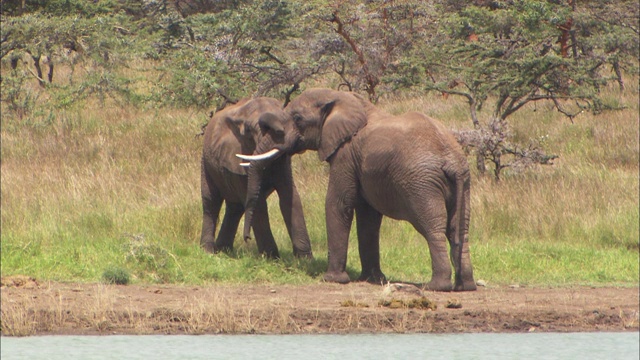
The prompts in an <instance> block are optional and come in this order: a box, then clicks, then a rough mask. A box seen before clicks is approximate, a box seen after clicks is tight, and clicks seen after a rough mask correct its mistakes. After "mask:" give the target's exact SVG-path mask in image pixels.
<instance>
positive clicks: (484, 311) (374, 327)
mask: <svg viewBox="0 0 640 360" xmlns="http://www.w3.org/2000/svg"><path fill="white" fill-rule="evenodd" d="M0 292H1V297H2V307H1V310H2V318H1V330H2V335H9V336H11V335H14V336H24V335H34V334H37V335H44V334H77V335H88V334H219V333H230V334H247V333H258V334H300V333H383V332H398V333H415V332H429V333H458V332H532V331H537V332H584V331H638V330H639V327H638V320H639V315H638V314H639V306H640V305H639V304H640V300H639V289H638V287H597V288H592V287H569V288H540V287H535V288H533V287H509V286H504V287H503V286H500V287H499V286H487V287H480V288H479V289H478V291H475V292H464V293H453V292H452V293H438V292H431V291H422V290H420V289H419V288H417V287H415V286H413V285H392V286H389V285H387V286H378V285H371V284H366V283H351V284H348V285H338V284H328V283H320V284H313V285H217V284H212V285H208V286H179V285H126V286H123V285H104V284H79V283H58V282H38V281H36V280H34V279H31V278H28V277H11V278H3V279H2V287H1V289H0ZM423 297H424V299H423ZM427 303H428V304H429V305H430V306H420V304H427ZM383 304H386V305H387V306H384V305H383ZM433 305H435V306H433ZM434 307H435V310H434Z"/></svg>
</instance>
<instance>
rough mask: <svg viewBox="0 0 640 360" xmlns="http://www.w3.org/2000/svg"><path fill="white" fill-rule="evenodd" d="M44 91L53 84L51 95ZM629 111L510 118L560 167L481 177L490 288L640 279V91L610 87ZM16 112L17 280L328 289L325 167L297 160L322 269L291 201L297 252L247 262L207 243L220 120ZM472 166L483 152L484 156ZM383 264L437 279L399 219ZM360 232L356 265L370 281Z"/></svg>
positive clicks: (10, 156) (11, 246) (385, 235)
mask: <svg viewBox="0 0 640 360" xmlns="http://www.w3.org/2000/svg"><path fill="white" fill-rule="evenodd" d="M32 91H34V92H37V91H39V90H38V89H37V88H36V87H34V88H33V89H32ZM608 91H609V92H610V93H609V95H608V96H610V97H611V98H614V99H616V101H618V102H619V103H620V104H622V105H625V106H627V109H625V110H623V111H616V112H609V113H605V114H602V115H599V116H593V115H590V114H582V115H580V116H579V117H577V118H576V119H575V120H574V122H573V123H571V122H570V121H568V120H566V119H564V118H562V117H561V116H560V115H559V114H557V113H555V112H552V111H550V110H549V109H547V108H546V107H545V106H544V105H538V106H537V107H533V106H532V107H530V108H527V109H524V110H521V111H520V112H518V113H517V114H515V115H514V117H513V119H511V122H512V124H513V126H514V131H515V135H516V137H519V138H521V139H528V138H539V137H541V136H547V140H546V149H547V150H548V151H549V152H550V153H554V154H558V155H559V156H560V158H559V159H558V160H556V161H555V165H553V166H548V167H536V168H532V169H529V170H526V171H524V172H521V173H515V172H509V170H506V171H505V173H504V175H503V179H502V180H501V182H499V183H496V182H495V181H494V180H493V179H492V178H491V177H488V176H487V177H480V176H478V175H477V174H474V175H473V180H472V181H473V185H472V194H471V197H472V220H471V229H470V241H471V249H472V260H473V265H474V267H475V271H476V278H477V279H484V280H486V281H488V282H489V283H490V284H491V283H493V284H511V283H519V284H529V285H575V284H589V285H604V284H622V285H625V284H626V285H637V284H638V280H639V279H638V273H639V269H638V255H639V246H638V238H639V225H638V218H639V213H638V208H639V200H638V196H639V195H638V187H639V181H638V170H639V155H638V153H639V151H638V136H639V134H638V126H639V120H638V92H637V89H629V90H627V91H626V92H625V93H619V91H617V90H608ZM379 106H380V107H383V108H386V109H387V110H388V111H390V112H393V113H399V112H403V111H408V110H419V111H422V112H425V113H427V114H429V115H432V116H434V117H437V118H439V119H441V120H442V121H443V122H445V123H446V124H447V126H449V127H451V128H457V129H461V128H469V127H470V126H471V122H470V120H469V119H468V116H467V112H466V105H465V104H464V103H463V102H461V101H458V100H456V99H453V98H449V99H448V100H444V99H442V98H440V97H436V96H433V97H425V98H417V99H416V98H411V99H394V100H393V101H388V100H387V101H382V102H381V103H380V104H379ZM4 110H6V109H3V111H2V130H1V131H2V154H1V156H2V163H1V176H2V194H1V201H2V241H1V260H2V276H6V275H13V274H25V275H31V276H34V277H36V278H39V279H51V280H60V281H80V282H95V281H101V279H102V277H103V273H104V272H105V271H107V270H114V269H116V270H125V272H128V273H130V274H131V277H132V281H133V282H140V283H144V282H168V283H187V284H206V283H208V282H212V281H216V282H227V283H235V282H254V283H261V282H270V283H271V282H273V283H292V284H301V283H313V282H318V281H320V280H319V279H320V276H319V275H321V274H322V272H323V271H324V269H325V268H326V256H327V247H326V233H325V224H324V194H325V191H326V184H327V171H326V170H327V168H326V165H325V164H323V163H320V162H319V161H318V159H317V156H316V154H315V153H312V152H308V153H305V154H303V155H298V156H296V157H295V158H294V172H295V174H294V176H295V179H296V183H297V186H298V189H299V191H300V193H301V196H302V200H303V204H304V207H305V211H306V213H305V215H306V217H307V224H308V226H309V232H310V235H311V239H312V246H313V251H314V253H315V255H316V260H314V261H298V260H295V259H293V256H292V253H291V244H290V242H289V240H288V237H287V235H286V230H285V227H284V224H283V222H282V219H281V216H280V214H279V210H278V209H277V199H276V196H275V195H274V196H272V197H271V198H270V202H269V203H270V210H271V212H270V214H271V221H272V228H273V229H274V234H275V236H276V238H277V241H278V245H279V247H280V250H281V254H282V255H283V259H282V260H280V261H269V260H265V259H262V258H260V257H259V256H258V255H257V249H256V246H255V243H254V242H249V243H244V242H243V241H242V240H240V237H238V238H237V240H236V251H235V252H234V253H233V254H218V255H208V254H205V253H204V252H203V251H202V250H201V249H200V248H199V245H198V243H199V235H200V226H201V204H200V196H199V192H200V180H199V171H200V170H199V158H200V151H201V146H202V138H200V137H197V136H196V134H197V133H198V132H199V131H200V126H201V125H202V124H203V123H205V122H206V120H207V118H206V114H205V112H199V111H195V110H181V109H140V108H136V107H133V106H128V105H124V106H123V105H119V104H109V101H108V100H107V102H106V103H103V102H98V101H94V100H91V99H90V100H85V102H84V103H82V104H78V105H76V106H74V107H73V108H72V109H67V110H56V111H43V112H40V113H34V115H31V116H25V117H22V118H19V117H18V116H16V115H15V114H12V113H11V112H9V111H4ZM469 159H470V161H471V160H472V158H471V157H470V158H469ZM381 234H382V235H381V251H382V255H381V256H382V267H383V271H384V272H385V273H386V275H387V276H388V277H389V278H391V279H393V280H401V281H416V282H424V281H427V280H428V279H429V277H430V258H429V253H428V249H427V245H426V242H425V241H424V239H422V238H421V237H420V236H419V234H418V233H417V232H416V231H415V230H414V229H413V228H412V227H411V225H409V224H408V223H404V222H397V221H393V220H390V219H385V220H384V222H383V228H382V232H381ZM359 266H360V265H359V260H358V250H357V243H356V238H355V234H353V233H352V237H351V243H350V251H349V260H348V267H349V271H350V273H351V275H352V277H355V276H357V274H358V273H359V270H360V269H359Z"/></svg>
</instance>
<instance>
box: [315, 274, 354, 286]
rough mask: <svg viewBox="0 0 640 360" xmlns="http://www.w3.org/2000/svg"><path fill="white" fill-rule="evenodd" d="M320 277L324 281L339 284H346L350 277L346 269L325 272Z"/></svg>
mask: <svg viewBox="0 0 640 360" xmlns="http://www.w3.org/2000/svg"><path fill="white" fill-rule="evenodd" d="M322 279H323V280H324V281H326V282H335V283H339V284H347V283H349V281H351V279H349V275H348V274H347V272H346V271H343V272H326V273H324V276H323V277H322Z"/></svg>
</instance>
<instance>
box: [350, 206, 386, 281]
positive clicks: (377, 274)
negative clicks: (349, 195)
mask: <svg viewBox="0 0 640 360" xmlns="http://www.w3.org/2000/svg"><path fill="white" fill-rule="evenodd" d="M381 224H382V214H381V213H380V212H378V211H377V210H376V209H374V208H373V207H371V205H369V204H367V203H366V202H365V201H364V200H361V201H360V202H359V203H358V205H356V227H357V231H358V250H359V252H360V264H361V265H362V273H361V274H360V277H359V278H358V281H367V282H370V283H374V284H381V283H384V282H385V281H386V277H385V276H384V274H383V273H382V270H380V225H381Z"/></svg>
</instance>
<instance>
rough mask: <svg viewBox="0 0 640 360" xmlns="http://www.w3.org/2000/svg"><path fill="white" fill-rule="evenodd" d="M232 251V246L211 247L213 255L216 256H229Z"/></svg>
mask: <svg viewBox="0 0 640 360" xmlns="http://www.w3.org/2000/svg"><path fill="white" fill-rule="evenodd" d="M232 251H233V245H232V246H229V245H217V244H215V245H213V253H215V254H217V253H220V252H223V253H226V254H229V253H231V252H232Z"/></svg>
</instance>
